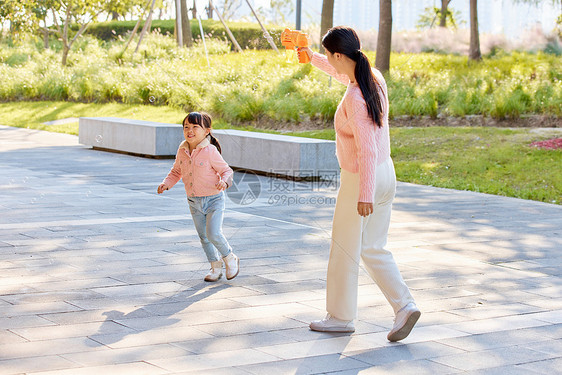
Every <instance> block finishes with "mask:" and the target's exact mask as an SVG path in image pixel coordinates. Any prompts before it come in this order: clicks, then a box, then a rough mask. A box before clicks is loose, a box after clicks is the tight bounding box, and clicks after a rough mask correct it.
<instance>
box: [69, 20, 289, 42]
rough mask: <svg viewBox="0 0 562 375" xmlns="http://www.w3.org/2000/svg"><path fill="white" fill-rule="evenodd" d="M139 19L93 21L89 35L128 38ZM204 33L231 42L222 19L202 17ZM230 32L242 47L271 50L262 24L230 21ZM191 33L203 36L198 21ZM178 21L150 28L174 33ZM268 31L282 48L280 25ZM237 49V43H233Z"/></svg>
mask: <svg viewBox="0 0 562 375" xmlns="http://www.w3.org/2000/svg"><path fill="white" fill-rule="evenodd" d="M136 22H137V21H108V22H98V23H95V24H92V25H91V26H90V27H89V28H88V29H87V31H86V33H87V34H89V35H93V36H95V37H96V38H99V39H101V40H104V41H112V40H116V39H118V38H119V37H120V36H121V37H122V38H125V37H127V35H128V34H130V33H131V32H132V30H133V28H134V27H135V24H136ZM201 24H202V26H203V32H204V33H205V36H206V37H210V38H215V39H219V40H224V41H227V42H229V43H230V39H229V37H228V35H227V33H226V30H225V28H224V26H223V24H222V23H221V22H220V21H214V20H202V21H201ZM143 25H144V23H141V25H140V26H139V31H138V32H140V30H141V29H142V26H143ZM227 25H228V27H229V28H230V31H231V32H232V34H233V35H234V38H235V39H236V41H237V42H238V44H239V45H240V47H241V48H243V49H247V48H250V49H253V48H256V49H270V48H271V46H270V45H269V42H268V41H267V39H266V38H265V35H264V32H263V31H262V29H261V27H260V26H259V25H257V24H255V23H250V22H227ZM190 26H191V34H192V35H193V39H201V31H200V29H199V22H198V21H195V20H191V21H190ZM73 29H74V30H78V26H77V25H73ZM174 29H175V20H154V21H152V24H151V28H150V30H151V31H155V32H158V33H161V34H162V35H174ZM267 31H268V32H269V33H270V35H271V37H272V38H273V41H274V42H275V44H276V45H277V46H278V48H281V42H280V39H279V38H280V36H281V32H282V31H283V28H282V27H279V26H268V27H267ZM231 48H232V49H234V46H233V45H232V46H231Z"/></svg>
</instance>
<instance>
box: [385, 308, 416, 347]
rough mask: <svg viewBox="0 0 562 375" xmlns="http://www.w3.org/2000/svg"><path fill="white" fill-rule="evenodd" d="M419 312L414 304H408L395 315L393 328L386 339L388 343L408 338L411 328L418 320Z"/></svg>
mask: <svg viewBox="0 0 562 375" xmlns="http://www.w3.org/2000/svg"><path fill="white" fill-rule="evenodd" d="M420 315H421V312H420V310H419V309H418V307H417V306H416V304H415V303H413V302H410V303H409V304H407V305H406V306H404V307H403V308H401V309H400V310H399V311H398V312H397V313H396V318H395V319H394V326H393V327H392V330H390V332H389V333H388V336H387V337H386V338H387V339H388V341H391V342H395V341H400V340H403V339H405V338H406V337H408V335H409V334H410V332H411V331H412V328H414V325H415V324H416V322H417V321H418V319H419V318H420Z"/></svg>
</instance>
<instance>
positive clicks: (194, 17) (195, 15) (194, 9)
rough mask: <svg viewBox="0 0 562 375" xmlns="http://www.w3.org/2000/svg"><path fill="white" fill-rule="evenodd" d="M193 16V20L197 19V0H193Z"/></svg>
mask: <svg viewBox="0 0 562 375" xmlns="http://www.w3.org/2000/svg"><path fill="white" fill-rule="evenodd" d="M191 18H192V19H193V20H196V19H197V4H196V3H195V0H193V8H191Z"/></svg>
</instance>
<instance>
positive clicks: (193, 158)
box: [162, 138, 234, 197]
mask: <svg viewBox="0 0 562 375" xmlns="http://www.w3.org/2000/svg"><path fill="white" fill-rule="evenodd" d="M233 174H234V172H233V171H232V168H230V167H229V166H228V164H227V163H226V162H225V161H224V159H223V158H222V156H221V154H220V153H219V151H218V150H217V148H216V147H215V146H213V145H212V144H211V143H210V142H209V140H208V139H207V138H205V139H204V140H203V141H201V143H199V144H198V145H197V147H196V148H195V150H193V153H192V154H191V155H190V154H189V145H188V144H187V142H186V141H183V142H182V143H181V144H180V146H179V148H178V152H177V153H176V161H175V162H174V165H173V166H172V169H171V170H170V173H168V175H167V176H166V178H165V179H164V181H162V183H163V184H166V186H168V188H172V186H174V185H175V184H176V183H177V182H178V181H179V180H180V178H181V179H182V181H183V184H184V185H185V192H186V193H187V196H188V197H208V196H210V195H216V194H218V193H220V192H221V190H219V189H217V188H216V186H215V185H216V184H217V182H219V180H221V179H222V180H223V181H224V182H226V184H227V186H228V187H230V186H231V185H232V175H233Z"/></svg>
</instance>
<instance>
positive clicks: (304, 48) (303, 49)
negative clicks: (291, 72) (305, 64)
mask: <svg viewBox="0 0 562 375" xmlns="http://www.w3.org/2000/svg"><path fill="white" fill-rule="evenodd" d="M301 53H306V54H307V55H308V57H309V59H310V61H312V50H311V49H310V48H308V47H301V48H299V49H298V50H297V57H298V58H299V61H300V60H301V55H300V54H301Z"/></svg>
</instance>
